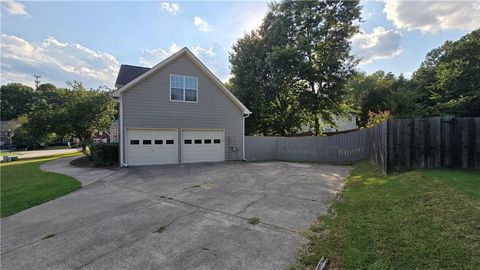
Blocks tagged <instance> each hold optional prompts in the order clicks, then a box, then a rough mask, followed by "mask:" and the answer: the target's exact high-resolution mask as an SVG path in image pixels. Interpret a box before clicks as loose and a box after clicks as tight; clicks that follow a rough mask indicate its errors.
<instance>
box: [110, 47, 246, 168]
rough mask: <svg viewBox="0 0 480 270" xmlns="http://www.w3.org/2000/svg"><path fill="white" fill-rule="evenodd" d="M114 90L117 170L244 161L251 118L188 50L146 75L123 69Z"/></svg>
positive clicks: (142, 71) (141, 70) (145, 71)
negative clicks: (135, 166) (245, 125)
mask: <svg viewBox="0 0 480 270" xmlns="http://www.w3.org/2000/svg"><path fill="white" fill-rule="evenodd" d="M132 70H133V71H132ZM116 85H117V87H118V89H117V90H115V91H114V92H113V96H114V97H116V98H117V100H118V102H119V103H120V104H119V107H120V112H119V135H120V162H121V165H122V166H129V165H153V164H182V163H194V162H218V161H228V160H242V159H244V153H245V151H244V140H245V139H244V133H245V132H244V123H245V118H246V117H248V115H249V114H251V112H250V111H249V110H248V109H247V108H246V107H245V106H244V105H243V104H242V103H241V102H240V101H239V100H238V99H237V98H236V97H235V96H234V95H233V94H232V93H231V92H230V91H229V90H228V89H227V88H225V86H224V85H223V83H222V82H221V81H220V80H219V79H218V78H217V77H215V75H214V74H213V73H212V72H211V71H210V70H209V69H208V68H207V67H206V66H205V65H204V64H203V63H202V62H201V61H200V60H199V59H198V58H197V57H196V56H194V55H193V53H192V52H191V51H190V50H188V49H187V48H183V49H181V50H180V51H178V52H177V53H175V54H173V55H172V56H170V57H168V58H167V59H165V60H164V61H162V62H160V63H159V64H157V65H155V66H154V67H152V68H150V69H147V68H142V67H133V66H126V65H122V66H121V67H120V71H119V74H118V77H117V81H116Z"/></svg>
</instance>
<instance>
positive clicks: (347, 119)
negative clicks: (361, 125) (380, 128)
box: [324, 113, 358, 133]
mask: <svg viewBox="0 0 480 270" xmlns="http://www.w3.org/2000/svg"><path fill="white" fill-rule="evenodd" d="M333 121H334V122H335V125H333V126H326V127H325V128H324V132H326V133H329V132H343V131H348V130H355V129H358V126H357V115H356V114H355V113H349V114H348V115H346V116H338V115H336V116H334V117H333Z"/></svg>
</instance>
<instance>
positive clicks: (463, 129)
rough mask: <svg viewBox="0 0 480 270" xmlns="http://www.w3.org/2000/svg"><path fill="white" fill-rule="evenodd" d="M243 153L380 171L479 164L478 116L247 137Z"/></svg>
mask: <svg viewBox="0 0 480 270" xmlns="http://www.w3.org/2000/svg"><path fill="white" fill-rule="evenodd" d="M245 158H246V159H247V160H249V161H255V160H285V161H316V162H331V163H352V162H355V161H359V160H362V159H370V160H371V161H372V162H373V163H375V164H376V165H377V166H378V167H379V168H380V169H381V170H382V171H383V172H384V173H390V172H395V171H401V170H408V169H415V168H440V167H455V168H480V117H475V118H474V117H470V118H440V117H436V118H418V119H391V120H388V121H386V122H383V123H381V124H379V125H376V126H375V127H373V128H369V129H361V130H357V131H352V132H349V133H344V134H338V135H334V136H329V137H313V136H309V137H267V136H245Z"/></svg>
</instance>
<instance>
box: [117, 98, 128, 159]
mask: <svg viewBox="0 0 480 270" xmlns="http://www.w3.org/2000/svg"><path fill="white" fill-rule="evenodd" d="M119 102H120V112H119V117H118V118H119V120H118V124H119V131H120V167H127V165H126V164H125V162H124V156H125V154H124V153H123V149H124V142H125V139H124V138H125V131H124V130H123V102H122V93H120V98H119Z"/></svg>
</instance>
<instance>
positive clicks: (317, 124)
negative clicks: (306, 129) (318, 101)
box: [313, 112, 320, 136]
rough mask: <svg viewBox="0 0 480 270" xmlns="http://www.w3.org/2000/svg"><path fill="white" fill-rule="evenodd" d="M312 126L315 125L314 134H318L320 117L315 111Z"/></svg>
mask: <svg viewBox="0 0 480 270" xmlns="http://www.w3.org/2000/svg"><path fill="white" fill-rule="evenodd" d="M313 121H314V127H315V136H319V135H320V119H318V113H316V112H315V114H314V116H313Z"/></svg>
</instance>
